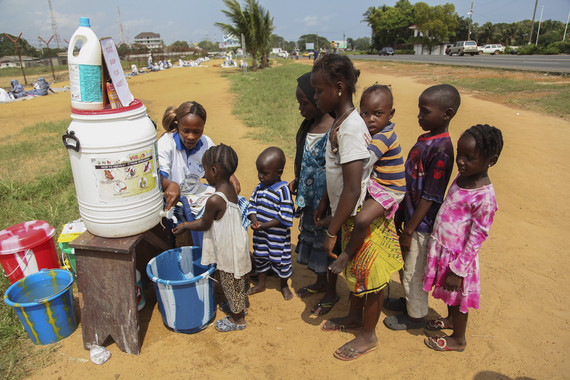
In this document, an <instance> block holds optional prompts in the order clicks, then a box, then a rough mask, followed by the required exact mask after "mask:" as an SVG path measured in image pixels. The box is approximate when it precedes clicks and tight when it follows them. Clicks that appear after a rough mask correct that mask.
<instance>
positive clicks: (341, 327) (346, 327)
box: [321, 318, 362, 332]
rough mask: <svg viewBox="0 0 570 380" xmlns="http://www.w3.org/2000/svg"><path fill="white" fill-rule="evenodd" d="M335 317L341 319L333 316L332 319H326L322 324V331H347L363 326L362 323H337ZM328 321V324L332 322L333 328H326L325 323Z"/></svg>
mask: <svg viewBox="0 0 570 380" xmlns="http://www.w3.org/2000/svg"><path fill="white" fill-rule="evenodd" d="M334 319H337V320H339V319H340V318H332V319H328V320H326V321H324V322H323V324H322V325H321V331H324V332H335V331H339V332H345V331H347V330H356V329H359V328H361V327H362V326H361V325H358V326H357V325H352V326H349V325H345V324H342V323H337V322H335V321H334ZM327 323H328V324H331V325H332V328H328V329H327V328H325V325H326V324H327Z"/></svg>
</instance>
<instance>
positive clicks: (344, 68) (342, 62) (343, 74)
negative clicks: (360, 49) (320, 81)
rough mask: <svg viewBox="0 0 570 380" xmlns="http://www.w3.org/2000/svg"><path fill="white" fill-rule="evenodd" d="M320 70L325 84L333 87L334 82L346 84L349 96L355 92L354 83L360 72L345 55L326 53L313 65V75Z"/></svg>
mask: <svg viewBox="0 0 570 380" xmlns="http://www.w3.org/2000/svg"><path fill="white" fill-rule="evenodd" d="M319 70H322V72H323V76H324V77H325V79H326V80H327V82H328V83H329V84H331V85H334V83H335V82H336V81H343V82H346V84H347V86H348V90H349V91H350V93H351V94H354V93H355V92H356V82H357V81H358V77H359V76H360V70H357V69H355V68H354V64H353V63H352V61H351V60H350V58H348V57H347V56H345V55H340V54H334V53H326V54H323V55H321V56H320V57H319V59H317V61H316V62H315V64H314V65H313V71H312V72H313V73H314V72H317V71H319Z"/></svg>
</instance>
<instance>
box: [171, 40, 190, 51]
mask: <svg viewBox="0 0 570 380" xmlns="http://www.w3.org/2000/svg"><path fill="white" fill-rule="evenodd" d="M168 50H169V51H176V52H182V51H188V50H190V46H189V45H188V42H186V41H174V42H173V43H172V44H170V46H168Z"/></svg>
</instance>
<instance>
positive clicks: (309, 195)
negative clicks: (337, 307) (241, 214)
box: [289, 72, 337, 315]
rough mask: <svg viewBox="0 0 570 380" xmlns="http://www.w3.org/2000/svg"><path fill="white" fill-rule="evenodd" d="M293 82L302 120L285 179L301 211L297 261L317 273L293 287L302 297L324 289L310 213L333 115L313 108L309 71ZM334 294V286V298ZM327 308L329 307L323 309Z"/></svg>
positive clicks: (319, 239) (323, 263)
mask: <svg viewBox="0 0 570 380" xmlns="http://www.w3.org/2000/svg"><path fill="white" fill-rule="evenodd" d="M297 84H298V86H297V90H296V92H295V96H296V97H297V102H298V103H299V111H300V113H301V116H303V117H304V120H303V122H302V124H301V126H300V127H299V131H298V132H297V151H296V154H295V179H294V180H293V181H291V182H290V183H289V190H290V191H291V193H293V194H296V195H297V197H296V200H295V204H296V205H297V207H298V209H297V213H299V212H300V213H301V220H300V223H299V230H300V234H299V241H298V243H297V248H296V251H297V253H298V256H297V262H299V263H300V264H304V265H307V268H309V269H310V270H312V271H313V272H315V273H316V275H317V280H316V282H315V283H314V284H311V285H307V286H304V287H302V288H300V289H298V290H297V292H296V293H297V295H298V296H299V297H301V298H304V297H307V296H310V295H312V294H316V293H322V292H325V291H326V290H327V272H328V266H329V264H330V262H329V260H330V258H329V257H328V255H327V253H326V252H325V250H324V247H323V243H324V240H325V237H326V234H325V229H326V227H324V226H317V225H315V223H314V220H313V216H314V213H315V209H316V208H317V205H318V204H319V201H320V200H321V198H322V196H323V194H324V192H325V190H326V186H327V185H326V170H325V151H326V146H327V140H328V137H329V131H330V128H331V126H332V123H333V118H332V117H331V116H330V115H329V114H326V113H323V112H321V111H320V110H319V109H318V108H317V105H316V103H315V99H314V96H315V90H314V89H313V86H311V73H310V72H309V73H305V74H303V75H301V76H300V77H299V78H298V79H297ZM335 279H336V276H335ZM335 285H336V283H335ZM336 297H337V295H336V286H335V294H334V298H336ZM320 309H324V308H323V307H321V308H319V311H320ZM329 310H330V308H329V309H328V310H327V311H329ZM322 314H324V313H322ZM322 314H321V315H322Z"/></svg>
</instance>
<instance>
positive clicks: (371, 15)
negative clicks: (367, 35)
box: [363, 0, 414, 49]
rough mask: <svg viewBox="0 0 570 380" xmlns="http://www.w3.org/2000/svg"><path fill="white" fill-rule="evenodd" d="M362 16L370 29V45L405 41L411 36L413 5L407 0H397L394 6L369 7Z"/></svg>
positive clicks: (402, 42)
mask: <svg viewBox="0 0 570 380" xmlns="http://www.w3.org/2000/svg"><path fill="white" fill-rule="evenodd" d="M363 16H364V20H363V21H365V22H367V23H368V25H369V26H370V27H371V29H372V45H373V46H374V47H375V48H377V49H378V48H380V47H382V46H388V45H398V44H404V43H407V42H408V40H409V39H410V38H411V37H412V34H413V32H412V30H410V26H411V25H412V24H413V23H414V6H413V5H412V4H411V3H410V2H409V0H399V1H398V2H397V3H396V5H395V6H394V7H390V6H387V5H383V6H381V7H379V8H375V7H370V8H368V10H367V11H366V12H365V13H364V14H363Z"/></svg>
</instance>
